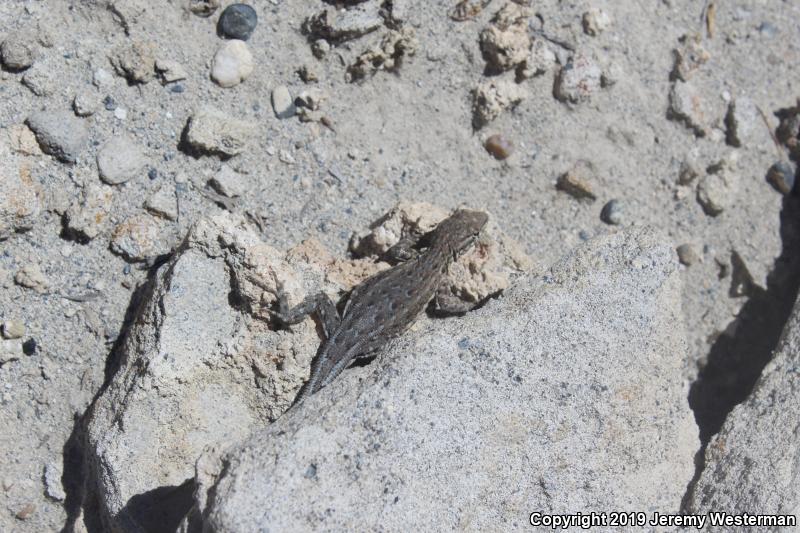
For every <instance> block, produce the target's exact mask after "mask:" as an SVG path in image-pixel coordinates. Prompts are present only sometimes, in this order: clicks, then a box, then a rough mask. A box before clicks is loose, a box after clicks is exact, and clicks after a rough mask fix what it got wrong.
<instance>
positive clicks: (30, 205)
mask: <svg viewBox="0 0 800 533" xmlns="http://www.w3.org/2000/svg"><path fill="white" fill-rule="evenodd" d="M0 158H2V159H3V163H4V165H3V166H2V167H0V241H2V240H4V239H7V238H8V237H9V236H11V234H13V233H14V232H18V231H26V230H29V229H31V227H33V224H34V222H35V221H36V219H37V218H38V216H39V213H40V212H41V210H42V205H41V204H42V201H41V196H42V191H41V187H40V186H39V184H38V183H37V182H36V181H35V180H34V179H33V176H31V169H30V166H29V165H27V164H26V163H24V162H21V161H17V158H16V157H14V156H12V155H11V154H10V153H9V152H8V150H6V148H5V146H3V145H0Z"/></svg>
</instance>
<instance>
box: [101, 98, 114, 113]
mask: <svg viewBox="0 0 800 533" xmlns="http://www.w3.org/2000/svg"><path fill="white" fill-rule="evenodd" d="M103 105H104V106H105V108H106V110H107V111H114V110H115V109H116V108H117V101H116V100H114V99H113V98H111V97H110V96H106V97H105V98H103Z"/></svg>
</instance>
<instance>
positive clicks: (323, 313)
mask: <svg viewBox="0 0 800 533" xmlns="http://www.w3.org/2000/svg"><path fill="white" fill-rule="evenodd" d="M312 313H316V315H317V317H319V320H320V322H321V323H322V333H323V335H325V338H326V339H327V338H328V337H330V335H331V334H332V333H333V332H334V331H336V328H338V327H339V324H340V323H341V321H342V318H341V317H340V316H339V311H337V310H336V305H334V303H333V301H332V300H331V299H330V298H329V297H328V295H327V294H325V293H324V292H319V293H317V294H314V295H310V296H306V297H305V298H304V299H303V301H302V302H300V303H299V304H297V305H296V306H294V307H292V308H289V303H288V301H287V299H286V293H284V292H281V295H280V296H279V297H278V312H277V313H274V312H273V314H274V315H275V316H276V317H277V319H278V320H279V321H280V322H281V323H282V324H284V325H286V326H291V325H292V324H297V323H299V322H301V321H302V320H303V319H304V318H305V317H307V316H308V315H310V314H312Z"/></svg>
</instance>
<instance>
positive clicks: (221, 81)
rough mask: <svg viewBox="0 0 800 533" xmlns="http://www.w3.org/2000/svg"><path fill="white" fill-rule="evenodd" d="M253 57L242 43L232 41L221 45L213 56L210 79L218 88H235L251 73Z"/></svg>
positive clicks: (235, 40)
mask: <svg viewBox="0 0 800 533" xmlns="http://www.w3.org/2000/svg"><path fill="white" fill-rule="evenodd" d="M254 66H255V65H254V63H253V55H252V54H251V53H250V50H248V49H247V45H246V44H245V43H244V41H241V40H238V39H234V40H232V41H228V42H227V43H225V44H224V45H222V46H221V47H220V48H219V50H217V53H216V54H215V55H214V61H213V63H212V65H211V79H212V80H214V81H215V82H216V84H217V85H219V86H220V87H226V88H227V87H235V86H236V85H239V84H240V83H242V82H243V81H244V80H246V79H247V78H248V77H250V74H252V73H253V69H254Z"/></svg>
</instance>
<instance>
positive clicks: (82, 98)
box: [72, 92, 97, 117]
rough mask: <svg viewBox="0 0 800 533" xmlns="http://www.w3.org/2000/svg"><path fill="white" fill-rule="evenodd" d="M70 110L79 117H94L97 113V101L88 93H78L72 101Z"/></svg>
mask: <svg viewBox="0 0 800 533" xmlns="http://www.w3.org/2000/svg"><path fill="white" fill-rule="evenodd" d="M72 109H73V110H74V111H75V114H76V115H78V116H79V117H88V116H90V115H94V113H95V111H97V99H96V98H94V97H93V96H92V95H91V94H89V93H85V92H83V93H78V94H76V95H75V98H74V99H73V100H72Z"/></svg>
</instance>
